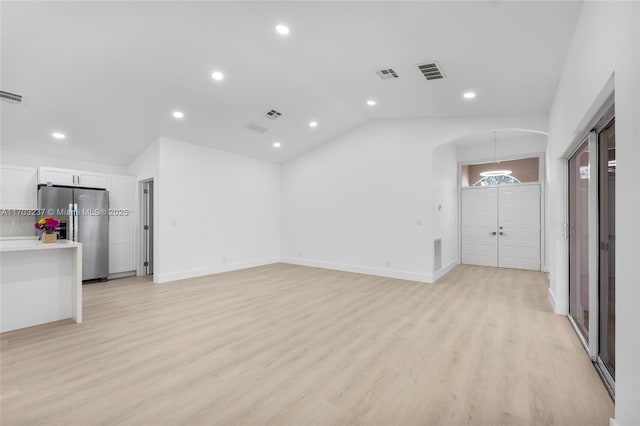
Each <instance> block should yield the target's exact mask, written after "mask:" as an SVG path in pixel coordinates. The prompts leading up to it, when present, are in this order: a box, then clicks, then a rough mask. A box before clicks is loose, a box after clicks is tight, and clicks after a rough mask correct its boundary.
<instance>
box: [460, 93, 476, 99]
mask: <svg viewBox="0 0 640 426" xmlns="http://www.w3.org/2000/svg"><path fill="white" fill-rule="evenodd" d="M462 96H463V97H464V98H465V99H473V98H475V97H476V94H475V93H474V92H466V93H465V94H464V95H462Z"/></svg>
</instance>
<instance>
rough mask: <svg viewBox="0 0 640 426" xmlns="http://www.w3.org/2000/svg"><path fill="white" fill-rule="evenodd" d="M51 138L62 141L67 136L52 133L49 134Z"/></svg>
mask: <svg viewBox="0 0 640 426" xmlns="http://www.w3.org/2000/svg"><path fill="white" fill-rule="evenodd" d="M51 136H53V137H54V138H55V139H58V140H62V139H66V138H67V135H65V134H64V133H60V132H53V133H51Z"/></svg>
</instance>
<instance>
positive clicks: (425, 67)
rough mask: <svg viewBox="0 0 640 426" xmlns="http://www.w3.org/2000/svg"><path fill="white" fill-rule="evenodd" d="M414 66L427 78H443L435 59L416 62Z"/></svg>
mask: <svg viewBox="0 0 640 426" xmlns="http://www.w3.org/2000/svg"><path fill="white" fill-rule="evenodd" d="M416 66H417V67H418V70H420V72H421V73H422V75H423V76H424V78H426V79H427V80H439V79H441V78H444V74H443V73H442V70H441V69H440V66H439V65H438V63H437V62H436V61H431V62H425V63H424V64H418V65H416Z"/></svg>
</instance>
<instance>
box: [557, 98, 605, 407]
mask: <svg viewBox="0 0 640 426" xmlns="http://www.w3.org/2000/svg"><path fill="white" fill-rule="evenodd" d="M568 166H569V224H568V225H569V226H568V228H569V229H568V231H569V232H568V240H569V318H570V319H571V322H572V323H573V324H574V327H575V329H576V331H577V333H578V334H579V335H580V336H581V337H582V338H583V343H584V344H585V348H586V349H587V352H588V353H589V357H590V358H591V360H592V361H593V362H594V363H595V364H596V366H597V368H598V370H599V371H600V373H601V376H602V377H603V379H604V381H605V383H606V384H607V386H608V388H609V390H610V392H611V394H612V395H613V393H614V383H615V355H616V354H615V339H616V309H615V304H616V268H615V266H616V261H615V256H616V251H615V248H616V217H615V216H616V215H615V210H616V209H615V203H616V141H615V119H614V116H613V108H611V109H610V111H609V112H608V113H607V114H605V115H604V116H603V117H602V118H601V120H600V121H599V122H598V123H597V125H596V126H595V127H594V129H593V130H592V131H591V132H590V133H589V135H588V136H587V138H586V139H585V140H584V141H583V143H582V145H581V146H580V147H579V148H578V149H577V150H576V152H575V153H574V154H573V155H572V156H571V157H570V158H569V164H568Z"/></svg>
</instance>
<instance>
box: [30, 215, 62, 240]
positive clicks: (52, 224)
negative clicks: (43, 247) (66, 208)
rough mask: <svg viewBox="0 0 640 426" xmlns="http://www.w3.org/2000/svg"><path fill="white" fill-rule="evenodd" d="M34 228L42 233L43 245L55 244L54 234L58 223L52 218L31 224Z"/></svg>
mask: <svg viewBox="0 0 640 426" xmlns="http://www.w3.org/2000/svg"><path fill="white" fill-rule="evenodd" d="M33 226H34V228H36V229H38V230H41V231H42V242H43V243H55V242H56V240H57V239H58V236H57V235H56V233H55V230H56V228H57V227H59V226H60V221H59V220H58V219H56V218H54V217H43V218H42V219H40V220H39V221H37V222H36V223H34V224H33Z"/></svg>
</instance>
